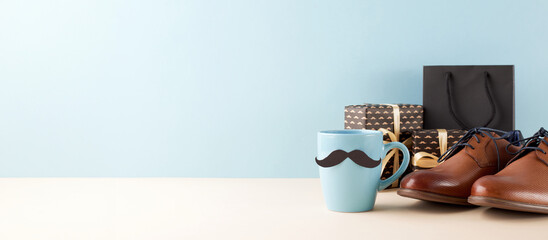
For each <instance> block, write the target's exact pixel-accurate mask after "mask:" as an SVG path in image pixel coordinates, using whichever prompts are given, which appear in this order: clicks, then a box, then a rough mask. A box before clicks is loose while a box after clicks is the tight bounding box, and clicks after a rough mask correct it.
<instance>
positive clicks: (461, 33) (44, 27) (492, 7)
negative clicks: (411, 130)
mask: <svg viewBox="0 0 548 240" xmlns="http://www.w3.org/2000/svg"><path fill="white" fill-rule="evenodd" d="M547 10H548V2H547V1H495V0H493V1H478V0H474V1H472V0H467V1H462V0H459V1H456V0H455V1H450V2H449V1H434V0H432V1H424V0H419V1H407V0H398V1H380V0H379V1H365V0H339V1H310V0H298V1H295V0H281V1H280V0H277V1H265V0H259V1H256V0H231V1H204V0H195V1H188V0H184V1H166V0H163V1H144V0H137V1H111V0H108V1H107V0H100V1H98V0H88V1H73V0H65V1H63V0H53V1H38V0H21V1H2V2H0V113H1V117H0V176H25V177H26V176H33V177H39V176H97V177H98V176H174V177H175V176H180V177H316V176H317V169H316V166H315V164H314V163H313V158H314V155H315V141H316V139H315V138H316V137H315V133H316V131H318V130H322V129H340V128H342V127H343V124H342V121H343V115H342V110H343V106H344V105H348V104H359V103H363V102H374V103H396V102H402V103H421V101H422V89H421V87H422V85H421V82H422V65H425V64H515V65H516V105H517V106H516V107H517V110H516V113H517V117H516V118H517V126H518V127H519V128H522V129H523V130H525V132H526V133H527V134H531V133H533V132H534V131H535V130H536V129H537V128H538V127H540V126H548V111H546V110H545V109H544V105H541V103H546V99H547V97H546V92H547V89H548V88H547V87H548V81H547V80H548V66H547V65H548V47H547V43H548V31H547V30H546V29H547V25H548V15H547V14H546V12H547Z"/></svg>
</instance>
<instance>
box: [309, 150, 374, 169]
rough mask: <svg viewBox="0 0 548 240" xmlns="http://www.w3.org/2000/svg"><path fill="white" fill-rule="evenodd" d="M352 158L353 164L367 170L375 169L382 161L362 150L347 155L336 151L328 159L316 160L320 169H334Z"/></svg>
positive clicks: (344, 152)
mask: <svg viewBox="0 0 548 240" xmlns="http://www.w3.org/2000/svg"><path fill="white" fill-rule="evenodd" d="M347 158H350V160H352V162H354V163H356V164H358V165H360V166H362V167H366V168H374V167H376V166H379V164H381V160H380V159H379V160H377V161H375V160H373V159H371V158H370V157H369V156H367V154H366V153H364V152H363V151H361V150H354V151H352V152H349V153H347V152H346V151H344V150H340V149H339V150H335V151H333V152H331V153H330V154H329V156H327V157H326V158H324V159H322V160H318V158H316V164H318V165H319V166H320V167H333V166H336V165H339V164H340V163H342V162H343V161H344V160H345V159H347Z"/></svg>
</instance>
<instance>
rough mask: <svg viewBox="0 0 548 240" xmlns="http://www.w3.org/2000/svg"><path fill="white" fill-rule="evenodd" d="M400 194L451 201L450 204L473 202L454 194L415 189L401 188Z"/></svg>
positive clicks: (435, 200)
mask: <svg viewBox="0 0 548 240" xmlns="http://www.w3.org/2000/svg"><path fill="white" fill-rule="evenodd" d="M398 195H400V196H402V197H408V198H414V199H419V200H425V201H430V202H440V203H449V204H456V205H463V206H472V204H470V203H468V198H459V197H452V196H447V195H442V194H437V193H431V192H425V191H420V190H414V189H407V188H400V189H399V190H398Z"/></svg>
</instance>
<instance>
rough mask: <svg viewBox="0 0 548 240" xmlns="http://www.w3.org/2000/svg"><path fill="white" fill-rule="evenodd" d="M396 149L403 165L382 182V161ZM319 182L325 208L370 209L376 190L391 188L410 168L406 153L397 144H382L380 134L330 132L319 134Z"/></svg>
mask: <svg viewBox="0 0 548 240" xmlns="http://www.w3.org/2000/svg"><path fill="white" fill-rule="evenodd" d="M393 148H399V149H400V150H401V151H402V152H403V162H402V164H401V166H400V168H399V169H398V171H396V172H395V173H394V174H393V175H392V176H390V177H389V178H387V179H386V180H381V179H380V177H381V165H382V164H381V162H382V159H383V158H384V157H385V156H386V154H387V153H388V151H390V150H391V149H393ZM317 156H318V157H317V158H316V163H317V164H318V165H319V168H320V179H321V183H322V190H323V195H324V198H325V202H326V204H327V208H328V209H329V210H333V211H338V212H364V211H369V210H371V209H373V206H374V205H375V199H376V198H377V191H380V190H383V189H385V188H386V187H388V186H390V185H391V184H392V183H393V182H394V181H396V180H397V179H398V178H400V177H401V175H402V174H403V173H404V172H405V169H407V166H408V165H409V151H408V150H407V147H405V145H403V144H402V143H399V142H391V143H387V144H383V136H382V133H381V132H380V131H372V130H333V131H321V132H318V155H317Z"/></svg>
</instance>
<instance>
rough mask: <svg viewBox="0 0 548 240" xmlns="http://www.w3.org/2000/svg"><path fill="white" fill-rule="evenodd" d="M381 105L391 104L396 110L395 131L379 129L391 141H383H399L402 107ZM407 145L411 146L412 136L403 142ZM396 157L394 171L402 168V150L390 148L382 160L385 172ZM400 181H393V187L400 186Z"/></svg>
mask: <svg viewBox="0 0 548 240" xmlns="http://www.w3.org/2000/svg"><path fill="white" fill-rule="evenodd" d="M381 105H387V106H391V107H392V109H393V110H394V132H390V131H388V130H387V129H385V128H379V129H378V130H379V131H381V132H382V134H383V135H388V138H389V139H390V140H389V141H383V143H385V144H386V143H389V142H399V140H400V107H399V106H398V105H396V104H381ZM402 143H403V144H404V145H405V146H407V147H409V146H411V144H412V140H411V138H408V139H406V140H405V141H403V142H402ZM392 158H394V167H393V171H394V172H396V171H397V170H398V169H399V168H400V161H399V159H400V151H399V149H397V148H394V149H392V150H390V152H388V153H387V154H386V156H385V157H384V159H383V160H382V171H383V172H384V168H385V167H386V165H387V164H388V162H389V161H390V159H392ZM398 185H399V181H398V180H396V181H394V183H392V187H398Z"/></svg>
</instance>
